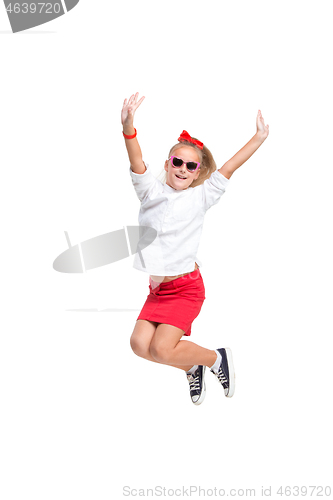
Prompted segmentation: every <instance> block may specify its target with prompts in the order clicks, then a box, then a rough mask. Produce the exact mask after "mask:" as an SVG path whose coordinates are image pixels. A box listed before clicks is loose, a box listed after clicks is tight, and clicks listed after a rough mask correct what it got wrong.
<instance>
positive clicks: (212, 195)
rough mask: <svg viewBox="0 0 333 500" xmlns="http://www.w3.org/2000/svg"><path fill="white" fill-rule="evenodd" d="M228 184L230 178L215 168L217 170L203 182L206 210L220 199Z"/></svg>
mask: <svg viewBox="0 0 333 500" xmlns="http://www.w3.org/2000/svg"><path fill="white" fill-rule="evenodd" d="M228 184H229V179H227V178H226V177H224V175H222V174H221V173H220V172H219V171H218V170H215V172H213V173H212V174H211V176H210V177H209V178H208V179H206V180H205V182H204V183H203V184H202V197H203V205H204V209H205V210H208V209H209V208H210V207H212V206H213V205H215V204H216V203H217V202H218V201H219V199H220V198H221V196H222V195H223V193H224V192H225V189H226V187H227V185H228Z"/></svg>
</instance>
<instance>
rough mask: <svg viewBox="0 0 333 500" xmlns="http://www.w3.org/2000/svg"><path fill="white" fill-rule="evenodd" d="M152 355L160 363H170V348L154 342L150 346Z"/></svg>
mask: <svg viewBox="0 0 333 500" xmlns="http://www.w3.org/2000/svg"><path fill="white" fill-rule="evenodd" d="M149 352H150V354H151V356H152V357H153V358H154V359H155V360H156V361H158V362H159V363H164V364H168V363H169V361H170V349H168V348H166V347H165V346H163V345H161V344H156V343H154V342H152V343H151V344H150V347H149Z"/></svg>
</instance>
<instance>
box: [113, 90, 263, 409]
mask: <svg viewBox="0 0 333 500" xmlns="http://www.w3.org/2000/svg"><path fill="white" fill-rule="evenodd" d="M138 95H139V94H138V93H136V94H135V95H132V96H131V97H130V98H129V99H128V100H127V99H125V101H124V104H123V109H122V112H121V122H122V125H123V135H124V138H125V144H126V148H127V152H128V156H129V161H130V175H131V178H132V182H133V185H134V188H135V191H136V194H137V196H138V198H139V200H140V201H141V208H140V213H139V224H140V226H148V227H151V228H154V229H155V230H156V231H157V237H156V238H155V240H154V241H153V242H152V243H151V244H150V245H148V246H147V247H146V248H144V249H142V250H141V252H140V255H138V253H137V254H136V256H135V259H134V267H135V268H136V269H139V270H141V271H144V272H147V273H149V274H150V278H149V292H150V293H149V295H148V297H147V300H146V302H145V304H144V306H143V308H142V310H141V312H140V314H139V316H138V318H137V321H136V325H135V328H134V331H133V333H132V336H131V347H132V349H133V351H134V352H135V354H137V355H138V356H141V357H142V358H145V359H148V360H149V361H154V362H155V363H163V364H166V365H170V366H174V367H175V368H180V369H181V370H184V371H185V373H186V374H187V379H188V382H189V385H190V396H191V399H192V402H193V403H194V404H195V405H199V404H201V403H202V401H203V400H204V397H205V393H206V387H205V382H204V375H205V369H206V367H207V366H208V367H209V368H210V370H211V372H212V373H214V374H215V375H216V377H217V378H218V380H219V381H220V382H221V384H222V386H223V388H224V394H225V396H227V397H231V396H233V394H234V390H235V373H234V367H233V361H232V355H231V351H230V349H228V348H220V349H216V350H211V349H206V348H204V347H200V346H199V345H197V344H194V343H193V342H189V341H187V340H181V338H182V337H183V335H185V336H189V335H190V334H191V324H192V322H193V320H194V319H195V318H196V317H197V316H198V314H199V312H200V309H201V306H202V304H203V301H204V300H205V288H204V284H203V280H202V276H201V273H200V269H199V267H200V265H201V263H200V262H199V260H198V259H197V257H196V253H197V250H198V246H199V241H200V235H201V232H202V226H203V220H204V216H205V213H206V211H207V210H208V209H209V208H210V207H211V206H212V205H214V204H215V203H217V202H218V201H219V199H220V197H221V196H222V194H223V193H224V191H225V189H226V187H227V185H228V182H229V179H230V177H231V176H232V174H233V173H234V172H235V170H236V169H237V168H238V167H240V166H241V165H242V164H243V163H245V162H246V161H247V160H248V159H249V158H250V156H252V155H253V153H254V152H255V151H256V150H257V149H258V148H259V146H261V144H262V143H263V142H264V140H265V139H266V138H267V136H268V133H269V126H268V125H265V123H264V119H263V117H262V115H261V111H260V110H259V111H258V115H257V120H256V125H257V132H256V134H255V135H254V136H253V137H252V139H251V140H250V141H249V142H248V143H247V144H246V145H245V146H244V147H243V148H242V149H241V150H240V151H238V153H236V154H235V156H233V157H232V158H231V159H230V160H229V161H227V162H226V163H225V164H224V165H223V166H222V167H221V168H220V169H219V170H217V167H216V164H215V161H214V159H213V156H212V154H211V152H210V151H209V150H208V149H207V147H206V146H205V145H204V144H203V143H202V142H200V141H198V140H197V139H194V138H193V137H191V136H190V135H189V134H188V133H187V132H186V131H185V130H184V131H183V132H182V134H181V135H180V137H179V138H178V143H177V144H175V145H174V146H173V147H172V148H171V150H170V152H169V154H168V158H167V160H166V161H165V164H164V169H165V171H166V180H165V183H162V182H160V181H159V180H157V179H156V178H155V177H154V176H153V174H152V173H151V171H150V169H149V167H148V165H146V164H145V163H144V161H143V159H142V154H141V149H140V146H139V143H138V140H137V131H136V129H135V128H134V126H133V119H134V114H135V111H136V110H137V108H138V107H139V106H140V104H141V103H142V101H143V100H144V97H141V99H140V100H138Z"/></svg>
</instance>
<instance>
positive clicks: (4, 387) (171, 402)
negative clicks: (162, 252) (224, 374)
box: [0, 0, 333, 500]
mask: <svg viewBox="0 0 333 500" xmlns="http://www.w3.org/2000/svg"><path fill="white" fill-rule="evenodd" d="M331 10H332V9H331V2H329V1H319V2H317V3H316V5H315V4H314V3H313V2H301V1H299V2H286V1H282V2H281V1H280V2H268V1H256V0H254V1H251V2H245V1H237V2H227V1H216V0H214V1H211V0H207V1H205V2H198V1H191V2H190V1H177V2H176V1H173V0H169V1H168V2H156V1H152V0H147V1H142V0H141V1H140V2H138V1H131V0H127V1H126V2H118V3H115V2H106V1H104V2H96V1H95V2H88V1H84V0H81V2H80V3H79V4H78V6H77V7H76V8H75V9H73V10H72V11H71V12H69V13H68V14H66V15H65V16H63V17H61V18H59V19H57V20H54V21H52V22H51V23H49V24H46V25H43V26H40V27H37V28H35V29H33V30H29V31H27V32H22V33H17V34H15V35H13V34H12V33H11V31H10V25H9V21H8V19H7V17H6V12H5V9H4V8H2V7H0V31H1V33H0V43H1V70H2V71H1V97H0V99H1V120H0V128H1V130H0V133H1V148H0V158H1V183H0V186H1V188H0V189H1V196H0V199H1V234H2V238H1V240H2V245H1V289H2V298H1V306H2V308H1V309H2V313H1V353H0V355H1V365H0V369H1V393H0V400H1V406H2V409H1V414H0V418H1V431H0V432H1V460H2V465H1V469H2V479H1V486H0V492H1V498H2V499H4V500H12V499H15V500H23V499H27V498H34V499H35V500H37V499H38V500H39V499H43V500H44V499H47V500H53V499H57V500H58V499H60V498H61V499H62V500H67V499H68V500H73V499H80V500H92V499H94V500H95V499H98V500H106V499H111V498H123V487H124V486H129V487H130V488H132V489H137V490H139V488H143V489H144V488H145V489H147V488H154V487H155V486H158V485H160V486H164V487H166V488H169V489H174V490H176V488H180V487H182V486H185V487H189V486H190V485H192V486H194V485H196V486H198V487H199V486H201V488H207V489H209V488H214V487H217V488H218V489H221V488H225V489H226V491H227V492H228V489H229V488H235V489H238V488H244V489H245V488H255V489H256V493H257V496H260V495H261V488H262V486H264V487H265V488H268V487H269V486H272V496H273V497H274V491H276V490H277V488H278V487H279V486H281V485H282V486H284V487H285V486H288V485H289V486H294V485H299V486H301V485H324V486H325V485H329V484H330V481H331V457H332V434H331V422H332V413H331V395H332V370H331V366H332V349H331V345H332V341H331V336H332V296H331V292H332V264H331V255H332V238H331V232H332V229H331V228H332V208H333V207H332V201H331V199H332V194H331V192H332V181H333V175H332V166H333V165H332V156H331V151H332V146H331V144H332V94H331V88H332V83H333V82H332V71H331V48H332V26H331V13H332V12H331ZM136 91H138V92H140V95H145V96H146V99H145V101H144V103H143V104H142V105H141V107H140V108H139V110H138V112H137V115H136V121H135V126H136V128H137V130H138V138H139V141H140V144H141V147H142V150H143V155H144V159H145V161H146V162H148V163H149V165H150V166H151V168H152V170H153V173H154V174H155V175H159V173H160V172H161V171H162V168H163V163H164V160H165V158H166V154H167V153H168V151H169V148H170V147H171V146H172V145H173V144H174V143H175V142H177V137H178V135H179V133H180V132H181V131H182V130H183V129H186V130H188V131H189V133H190V134H191V135H193V136H196V137H198V138H199V139H200V140H201V141H203V142H204V143H205V144H206V145H207V146H208V147H209V149H210V150H211V151H212V152H213V154H214V157H215V160H216V162H217V164H218V168H219V167H220V166H221V165H222V164H223V163H224V162H225V161H227V160H228V159H229V158H230V157H231V156H233V155H234V154H235V153H236V152H237V151H238V150H239V149H240V148H241V147H242V146H243V145H244V144H245V143H246V142H248V140H249V139H250V138H251V137H252V136H253V135H254V133H255V130H256V129H255V119H256V114H257V111H258V109H261V111H262V114H263V116H264V119H265V121H266V123H269V125H270V135H269V137H268V139H267V141H266V142H265V143H264V144H263V145H262V147H261V148H260V149H259V150H258V151H257V152H256V153H255V155H254V156H253V157H252V158H251V159H250V160H249V161H248V162H247V163H246V164H244V165H243V166H242V167H241V169H240V170H238V171H237V172H236V173H235V174H234V176H233V177H232V179H231V182H230V185H229V187H228V191H227V192H226V193H225V195H224V196H223V197H222V199H221V201H220V202H219V204H218V205H216V206H214V207H213V208H212V209H211V210H210V211H209V212H208V213H207V215H206V219H205V226H204V232H203V238H202V241H201V245H200V253H199V258H201V260H202V261H203V266H202V268H201V271H202V275H203V279H204V282H205V286H206V297H207V299H206V301H205V303H204V306H203V308H202V311H201V314H200V316H199V317H198V318H197V319H196V320H195V322H194V323H193V327H192V337H191V340H193V341H194V342H197V343H199V344H200V345H203V346H205V347H208V348H218V347H223V346H228V347H230V348H231V349H232V351H233V355H234V362H235V367H236V375H237V380H236V393H235V396H234V397H233V398H232V399H227V398H225V397H224V395H223V390H222V387H221V386H220V385H219V384H217V383H216V381H215V379H214V377H213V375H212V374H211V373H209V371H208V372H207V376H206V382H207V395H206V399H205V402H204V404H203V405H201V406H200V407H196V406H194V405H192V403H191V401H190V397H189V394H188V384H187V381H186V378H185V375H184V374H183V373H182V372H181V371H178V370H174V369H171V368H169V367H167V366H161V365H155V364H152V363H149V362H148V361H145V360H142V359H140V358H138V357H136V356H135V355H134V353H133V352H132V351H131V349H130V346H129V338H130V335H131V333H132V330H133V327H134V324H135V320H136V317H137V315H138V313H139V310H140V309H141V307H142V305H143V303H144V300H145V298H146V296H147V293H148V278H147V276H146V275H144V274H141V273H140V272H138V271H136V270H134V269H133V268H132V259H133V257H131V258H129V259H125V260H123V261H121V262H119V263H116V264H112V265H110V266H107V267H104V268H99V269H96V270H93V271H90V272H88V273H86V274H81V275H74V274H68V275H66V274H62V273H58V272H56V271H54V270H53V267H52V264H53V261H54V259H55V258H56V257H57V256H58V255H59V254H60V253H61V252H63V251H64V250H65V249H66V248H67V242H66V239H65V235H64V231H68V234H69V237H70V240H71V243H72V244H73V245H74V244H76V243H78V242H81V241H83V240H85V239H88V238H92V237H94V236H97V235H99V234H103V233H106V232H110V231H113V230H116V229H121V228H122V227H123V226H125V225H131V224H132V225H136V224H137V216H138V210H139V201H138V200H137V198H136V196H135V193H134V190H133V187H132V184H131V180H130V176H129V165H128V159H127V156H126V151H125V147H124V143H123V138H122V134H121V123H120V110H121V107H122V103H123V100H124V98H125V97H128V96H129V95H130V94H131V93H133V92H136ZM71 309H75V310H76V311H71ZM88 309H95V312H88V311H87V310H88ZM110 309H111V311H110ZM112 309H114V311H112ZM126 309H128V310H126ZM331 486H332V484H331ZM133 493H134V492H133ZM137 493H138V494H139V492H138V491H137ZM202 496H203V494H202ZM275 497H276V498H279V497H277V496H275ZM192 498H199V496H198V495H196V496H195V495H194V494H193V495H192Z"/></svg>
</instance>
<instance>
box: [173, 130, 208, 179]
mask: <svg viewBox="0 0 333 500" xmlns="http://www.w3.org/2000/svg"><path fill="white" fill-rule="evenodd" d="M192 139H195V137H192ZM184 146H186V147H189V148H193V149H195V151H196V153H197V154H198V156H199V161H200V174H199V177H198V178H197V179H195V180H194V181H193V182H192V183H191V185H190V187H195V186H199V185H200V184H203V182H205V180H206V179H208V178H209V177H210V176H211V174H212V173H213V172H215V170H216V169H217V167H216V163H215V160H214V158H213V155H212V153H211V152H210V151H209V149H208V148H207V147H206V146H205V145H204V147H203V149H200V148H198V146H196V145H195V144H193V143H192V142H188V141H182V142H178V143H177V144H175V145H174V146H172V148H171V149H170V151H169V158H170V156H172V154H173V153H174V152H175V151H176V150H177V149H178V148H182V147H184ZM166 177H167V176H166V174H165V178H164V182H165V181H166Z"/></svg>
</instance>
